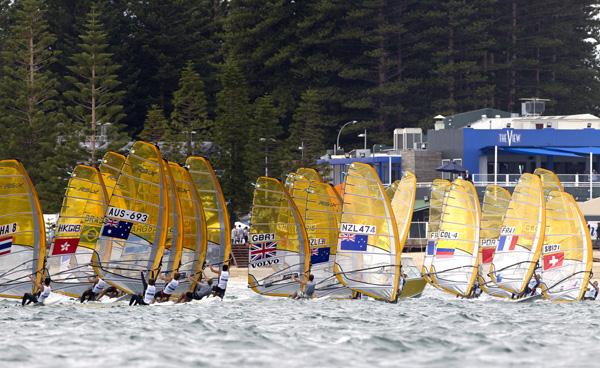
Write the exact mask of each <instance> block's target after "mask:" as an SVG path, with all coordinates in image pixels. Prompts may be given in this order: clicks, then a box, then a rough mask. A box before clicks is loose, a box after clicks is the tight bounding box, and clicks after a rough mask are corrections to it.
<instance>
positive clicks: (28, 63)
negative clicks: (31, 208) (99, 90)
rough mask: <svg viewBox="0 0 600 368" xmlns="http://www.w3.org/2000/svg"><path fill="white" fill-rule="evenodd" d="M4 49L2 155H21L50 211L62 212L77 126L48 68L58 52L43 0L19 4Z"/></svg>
mask: <svg viewBox="0 0 600 368" xmlns="http://www.w3.org/2000/svg"><path fill="white" fill-rule="evenodd" d="M14 6H15V8H14V12H15V13H14V19H13V25H12V26H11V28H10V31H9V33H8V34H9V37H7V38H6V43H5V45H4V49H3V51H2V65H3V69H2V83H0V97H1V99H0V111H1V113H0V124H1V126H2V131H3V133H4V144H3V145H2V147H0V157H2V158H17V159H19V160H20V161H21V162H22V163H23V165H24V166H25V168H26V169H27V170H28V172H29V174H30V176H31V178H32V180H33V182H34V183H35V184H36V187H37V189H38V192H39V193H38V194H39V196H40V200H41V203H42V207H43V209H44V210H45V211H57V209H58V207H59V206H60V203H61V201H60V198H61V195H62V193H63V191H64V185H65V184H66V178H67V177H68V171H69V170H70V168H71V167H72V165H73V164H74V163H75V160H76V159H77V154H78V151H79V149H78V146H77V140H76V138H77V137H76V134H74V133H76V130H75V129H73V127H72V126H70V124H69V123H68V121H67V120H65V119H64V116H63V115H62V114H61V105H60V104H59V101H58V99H57V97H58V90H57V86H58V82H57V79H56V78H55V76H54V75H53V74H52V73H51V72H50V71H49V67H50V66H51V65H52V64H53V63H54V62H55V60H56V55H57V51H55V50H54V49H53V45H54V42H55V40H56V38H55V37H54V35H53V34H52V33H50V32H49V30H48V23H47V22H46V20H45V7H44V6H43V4H42V3H41V2H40V1H38V0H22V1H19V2H17V3H15V5H14Z"/></svg>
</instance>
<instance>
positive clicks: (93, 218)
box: [46, 165, 108, 297]
mask: <svg viewBox="0 0 600 368" xmlns="http://www.w3.org/2000/svg"><path fill="white" fill-rule="evenodd" d="M107 204H108V198H107V194H106V188H105V187H104V182H103V180H102V175H101V174H100V172H99V171H98V169H96V168H95V167H91V166H86V165H77V166H76V167H75V168H74V169H73V172H72V174H71V178H70V179H69V182H68V184H67V189H66V191H65V196H64V198H63V203H62V207H61V209H60V213H59V217H58V222H57V225H56V230H55V235H54V242H53V244H52V246H51V247H50V254H49V255H48V257H47V261H46V267H47V270H48V273H49V275H50V277H52V290H54V291H56V292H59V293H61V294H65V295H68V296H72V297H80V296H81V294H83V292H84V291H86V290H87V289H89V288H90V287H91V285H92V283H91V281H92V280H90V278H92V277H93V276H95V274H96V273H95V271H94V268H93V266H94V264H95V262H94V260H95V256H94V254H95V248H96V243H97V241H98V237H99V236H100V229H101V227H102V217H103V216H104V213H105V211H106V207H107ZM96 269H97V267H96ZM100 275H101V274H100Z"/></svg>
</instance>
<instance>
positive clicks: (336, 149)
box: [333, 120, 358, 155]
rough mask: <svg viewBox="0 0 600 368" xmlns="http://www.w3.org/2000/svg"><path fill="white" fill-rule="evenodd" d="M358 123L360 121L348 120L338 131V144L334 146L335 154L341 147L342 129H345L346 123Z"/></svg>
mask: <svg viewBox="0 0 600 368" xmlns="http://www.w3.org/2000/svg"><path fill="white" fill-rule="evenodd" d="M356 123H358V121H356V120H351V121H349V122H347V123H346V124H344V125H342V127H341V128H340V131H339V132H338V135H337V140H336V145H335V147H333V154H334V155H337V151H338V149H339V148H340V135H341V134H342V130H344V128H345V127H346V125H354V124H356Z"/></svg>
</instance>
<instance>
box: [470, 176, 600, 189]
mask: <svg viewBox="0 0 600 368" xmlns="http://www.w3.org/2000/svg"><path fill="white" fill-rule="evenodd" d="M557 176H558V179H560V181H561V183H562V185H563V186H564V187H584V188H589V187H590V174H558V175H557ZM520 177H521V174H498V176H497V183H498V185H502V186H505V187H511V186H515V185H517V182H518V181H519V178H520ZM591 179H592V186H593V187H600V174H592V175H591ZM472 180H473V183H474V184H475V185H478V186H479V185H488V184H493V183H494V174H473V176H472Z"/></svg>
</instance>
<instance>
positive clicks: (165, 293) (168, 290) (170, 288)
mask: <svg viewBox="0 0 600 368" xmlns="http://www.w3.org/2000/svg"><path fill="white" fill-rule="evenodd" d="M178 286H179V281H178V280H175V279H173V280H171V281H169V283H168V284H167V286H165V288H164V289H163V290H161V291H159V292H158V293H157V294H156V299H158V300H160V299H167V300H169V298H170V297H171V295H173V293H174V292H175V290H177V287H178Z"/></svg>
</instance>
